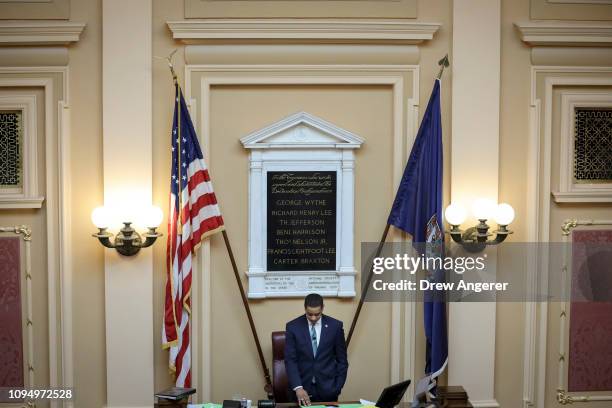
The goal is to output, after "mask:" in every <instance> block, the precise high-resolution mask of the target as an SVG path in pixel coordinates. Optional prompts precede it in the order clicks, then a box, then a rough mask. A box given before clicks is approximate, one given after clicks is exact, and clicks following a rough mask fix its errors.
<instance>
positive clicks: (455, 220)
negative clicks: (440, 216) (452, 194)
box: [444, 204, 467, 225]
mask: <svg viewBox="0 0 612 408" xmlns="http://www.w3.org/2000/svg"><path fill="white" fill-rule="evenodd" d="M466 216H467V214H466V211H465V208H463V207H462V206H460V205H459V204H451V205H449V206H448V207H446V210H445V211H444V218H446V221H448V223H449V224H450V225H461V224H463V221H465V217H466Z"/></svg>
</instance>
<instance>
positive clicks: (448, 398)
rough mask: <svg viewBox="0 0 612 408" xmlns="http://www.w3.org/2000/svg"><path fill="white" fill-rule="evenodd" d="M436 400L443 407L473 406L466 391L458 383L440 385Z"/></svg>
mask: <svg viewBox="0 0 612 408" xmlns="http://www.w3.org/2000/svg"><path fill="white" fill-rule="evenodd" d="M437 391H438V396H437V398H436V400H437V401H438V402H439V403H440V405H441V406H442V407H444V408H473V406H472V404H471V403H470V401H469V399H468V395H467V392H465V389H464V388H463V387H462V386H460V385H451V386H445V387H443V386H440V387H438V389H437Z"/></svg>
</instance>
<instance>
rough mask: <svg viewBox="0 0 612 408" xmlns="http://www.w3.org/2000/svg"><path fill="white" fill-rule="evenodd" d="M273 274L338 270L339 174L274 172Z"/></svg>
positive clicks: (269, 240) (271, 219)
mask: <svg viewBox="0 0 612 408" xmlns="http://www.w3.org/2000/svg"><path fill="white" fill-rule="evenodd" d="M267 179H268V180H267V181H268V189H267V194H268V195H267V202H268V208H267V219H268V229H267V231H268V236H267V250H266V255H267V267H268V270H269V271H335V270H336V193H337V191H336V172H335V171H271V172H268V177H267Z"/></svg>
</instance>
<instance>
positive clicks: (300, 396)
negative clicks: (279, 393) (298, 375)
mask: <svg viewBox="0 0 612 408" xmlns="http://www.w3.org/2000/svg"><path fill="white" fill-rule="evenodd" d="M295 396H296V397H297V400H298V404H300V405H306V406H308V405H310V397H309V396H308V393H307V392H306V390H305V389H304V388H298V389H297V390H295Z"/></svg>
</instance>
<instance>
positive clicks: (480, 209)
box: [472, 198, 495, 220]
mask: <svg viewBox="0 0 612 408" xmlns="http://www.w3.org/2000/svg"><path fill="white" fill-rule="evenodd" d="M494 213H495V202H494V201H493V200H489V199H488V198H479V199H477V200H476V201H474V203H473V204H472V214H474V217H476V219H477V220H488V219H490V218H491V217H492V216H493V214H494Z"/></svg>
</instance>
